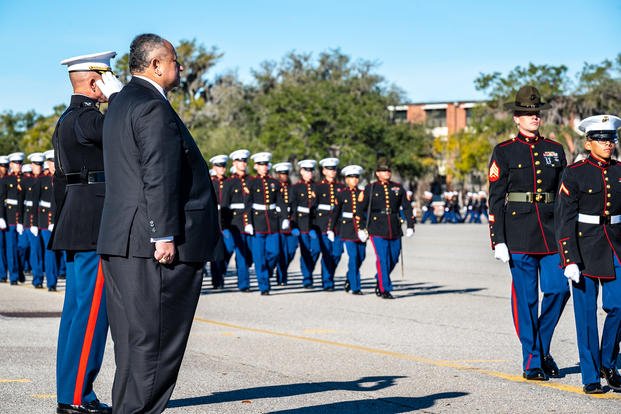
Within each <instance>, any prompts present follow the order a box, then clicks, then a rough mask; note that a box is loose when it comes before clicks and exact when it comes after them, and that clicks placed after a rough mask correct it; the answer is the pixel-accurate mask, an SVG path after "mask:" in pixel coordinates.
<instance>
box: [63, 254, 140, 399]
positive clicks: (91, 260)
mask: <svg viewBox="0 0 621 414" xmlns="http://www.w3.org/2000/svg"><path fill="white" fill-rule="evenodd" d="M128 276H135V275H128ZM107 335H108V314H107V312H106V295H105V291H104V275H103V271H101V265H100V260H99V256H98V255H97V253H96V252H95V251H86V252H75V253H74V255H73V257H72V255H71V254H68V255H67V287H66V291H65V303H64V305H63V313H62V316H61V318H60V329H59V332H58V350H57V354H56V388H57V392H56V395H57V399H58V402H59V403H63V404H82V403H87V402H91V401H94V400H95V399H96V398H97V396H96V395H95V392H94V391H93V382H94V381H95V378H96V377H97V373H98V372H99V368H100V367H101V362H102V360H103V354H104V350H105V347H106V337H107Z"/></svg>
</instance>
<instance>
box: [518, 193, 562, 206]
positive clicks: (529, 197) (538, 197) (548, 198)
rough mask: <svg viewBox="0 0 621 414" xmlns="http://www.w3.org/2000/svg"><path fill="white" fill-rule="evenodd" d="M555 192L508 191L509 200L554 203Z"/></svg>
mask: <svg viewBox="0 0 621 414" xmlns="http://www.w3.org/2000/svg"><path fill="white" fill-rule="evenodd" d="M554 196H555V194H554V193H507V201H511V202H518V203H546V204H550V203H554Z"/></svg>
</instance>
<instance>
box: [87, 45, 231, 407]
mask: <svg viewBox="0 0 621 414" xmlns="http://www.w3.org/2000/svg"><path fill="white" fill-rule="evenodd" d="M129 67H130V72H131V73H132V76H133V78H132V80H131V81H130V82H129V83H128V84H127V85H126V87H125V88H124V89H123V90H122V91H121V92H122V93H119V94H118V96H117V97H116V99H115V102H114V105H110V107H109V109H108V113H107V115H106V120H105V122H104V132H103V135H104V165H105V167H106V199H105V201H104V210H103V216H102V221H101V231H100V233H99V240H98V252H99V253H100V254H101V255H102V257H103V267H104V273H105V276H106V278H107V279H106V282H107V284H106V293H107V295H108V296H107V298H108V314H109V320H110V330H111V333H112V338H113V340H114V349H115V360H116V367H117V370H116V373H115V377H114V385H113V388H112V401H113V406H114V411H115V413H138V412H140V413H160V412H162V411H163V410H164V409H165V408H166V404H167V403H168V400H169V399H170V396H171V394H172V392H173V389H174V386H175V383H176V380H177V375H178V372H179V367H180V365H181V360H182V358H183V353H184V352H185V347H186V344H187V340H188V335H189V332H190V328H191V325H192V319H193V316H194V312H195V310H196V305H197V303H198V298H199V295H200V291H201V280H202V278H201V269H202V266H203V264H204V263H205V262H206V261H208V260H212V259H213V257H214V250H216V245H217V244H218V240H219V237H220V227H219V223H218V210H217V199H216V194H215V192H214V189H213V186H212V184H211V179H210V177H209V168H208V167H207V164H206V163H205V160H204V159H203V157H202V155H201V153H200V151H199V149H198V147H197V146H196V143H195V142H194V139H193V138H192V136H191V135H190V133H189V131H188V130H187V128H186V127H185V125H184V124H183V122H182V121H181V119H180V118H179V117H178V115H177V114H176V112H175V111H174V109H173V108H172V107H171V105H170V104H169V102H168V100H167V98H166V93H167V92H168V91H170V90H171V89H172V88H174V87H175V86H177V85H178V84H179V74H180V72H181V71H182V70H183V66H181V64H180V63H179V62H178V61H177V54H176V51H175V49H174V47H173V46H172V45H171V44H170V43H169V42H168V41H166V40H165V39H162V38H161V37H159V36H157V35H153V34H144V35H139V36H137V37H136V38H135V39H134V40H133V42H132V44H131V46H130V57H129Z"/></svg>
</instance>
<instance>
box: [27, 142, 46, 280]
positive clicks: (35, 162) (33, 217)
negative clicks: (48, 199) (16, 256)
mask: <svg viewBox="0 0 621 414" xmlns="http://www.w3.org/2000/svg"><path fill="white" fill-rule="evenodd" d="M28 159H29V160H30V168H31V170H32V173H31V174H30V176H29V177H27V178H24V180H23V182H22V189H23V190H24V223H23V224H24V238H25V239H26V241H27V242H28V252H29V253H28V259H29V263H30V267H31V269H32V284H33V286H34V287H35V288H37V289H42V288H43V244H42V239H41V235H40V234H39V211H38V210H39V199H40V198H41V175H42V173H43V163H44V162H45V155H43V153H41V152H35V153H32V154H30V155H28Z"/></svg>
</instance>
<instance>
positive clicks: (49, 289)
mask: <svg viewBox="0 0 621 414" xmlns="http://www.w3.org/2000/svg"><path fill="white" fill-rule="evenodd" d="M47 291H48V292H56V286H50V287H49V288H47Z"/></svg>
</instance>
